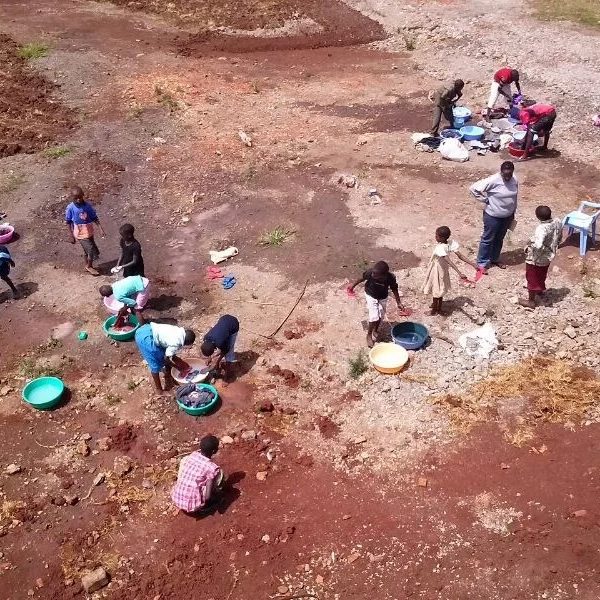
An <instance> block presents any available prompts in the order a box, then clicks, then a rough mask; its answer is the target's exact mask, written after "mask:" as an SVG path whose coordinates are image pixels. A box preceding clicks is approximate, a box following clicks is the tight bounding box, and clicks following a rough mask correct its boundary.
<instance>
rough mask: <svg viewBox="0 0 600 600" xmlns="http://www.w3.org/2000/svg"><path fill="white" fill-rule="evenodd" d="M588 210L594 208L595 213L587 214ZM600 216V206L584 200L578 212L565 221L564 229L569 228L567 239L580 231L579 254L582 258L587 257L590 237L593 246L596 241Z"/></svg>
mask: <svg viewBox="0 0 600 600" xmlns="http://www.w3.org/2000/svg"><path fill="white" fill-rule="evenodd" d="M586 208H588V209H589V208H592V209H594V211H595V212H593V213H592V214H589V213H586V212H585V209H586ZM598 216H600V204H597V203H595V202H586V201H585V200H584V201H583V202H582V203H581V204H580V205H579V208H578V209H577V210H574V211H573V212H570V213H569V214H568V215H567V216H566V217H565V218H564V219H563V227H568V229H567V237H568V236H570V235H571V234H572V233H573V232H574V231H575V230H577V231H579V254H580V255H581V256H585V253H586V251H587V239H588V235H589V236H591V238H592V244H593V243H594V242H595V241H596V221H597V220H598Z"/></svg>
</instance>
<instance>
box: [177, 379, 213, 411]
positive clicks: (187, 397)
mask: <svg viewBox="0 0 600 600" xmlns="http://www.w3.org/2000/svg"><path fill="white" fill-rule="evenodd" d="M175 397H176V398H177V400H178V401H179V402H181V404H184V405H185V406H187V407H188V408H202V407H203V406H208V405H209V404H210V403H211V402H213V400H214V399H215V394H214V392H212V391H211V390H209V389H207V388H205V387H198V386H197V385H196V384H193V383H190V384H188V385H183V386H181V387H180V388H178V389H177V392H176V393H175Z"/></svg>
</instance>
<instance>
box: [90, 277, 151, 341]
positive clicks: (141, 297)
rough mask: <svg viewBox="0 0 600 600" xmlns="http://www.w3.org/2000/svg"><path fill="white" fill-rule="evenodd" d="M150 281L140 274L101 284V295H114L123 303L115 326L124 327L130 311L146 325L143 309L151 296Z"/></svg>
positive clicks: (141, 323) (117, 327)
mask: <svg viewBox="0 0 600 600" xmlns="http://www.w3.org/2000/svg"><path fill="white" fill-rule="evenodd" d="M149 287H150V283H149V282H148V280H147V279H144V278H143V277H140V276H139V275H132V276H131V277H125V278H124V279H120V280H119V281H115V283H113V284H112V285H102V286H100V295H101V296H103V297H104V298H108V297H110V296H113V297H114V299H115V300H116V301H117V302H120V303H121V304H123V306H122V307H121V308H120V310H119V312H118V314H117V320H116V321H115V325H114V328H115V329H119V328H120V327H123V325H124V324H125V321H126V316H127V314H128V313H133V314H134V315H135V316H136V317H137V320H138V322H139V324H140V325H144V324H145V323H146V320H145V319H144V314H143V312H142V311H143V310H144V308H145V306H146V304H147V303H148V299H149V298H150V290H149Z"/></svg>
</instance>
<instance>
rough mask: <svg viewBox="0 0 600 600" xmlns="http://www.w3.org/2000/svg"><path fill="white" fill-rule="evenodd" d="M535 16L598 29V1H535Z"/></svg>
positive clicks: (599, 12) (599, 17) (599, 14)
mask: <svg viewBox="0 0 600 600" xmlns="http://www.w3.org/2000/svg"><path fill="white" fill-rule="evenodd" d="M534 6H535V8H536V12H537V15H538V16H539V17H540V18H542V19H545V20H559V21H572V22H573V23H582V24H583V25H591V26H592V27H600V2H599V1H598V0H535V3H534Z"/></svg>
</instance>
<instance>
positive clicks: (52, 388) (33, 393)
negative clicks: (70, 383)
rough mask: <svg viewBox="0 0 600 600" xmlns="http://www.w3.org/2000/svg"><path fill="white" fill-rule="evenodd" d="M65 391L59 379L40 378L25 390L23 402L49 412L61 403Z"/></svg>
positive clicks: (31, 382) (29, 384)
mask: <svg viewBox="0 0 600 600" xmlns="http://www.w3.org/2000/svg"><path fill="white" fill-rule="evenodd" d="M64 391H65V384H64V383H63V382H62V381H61V380H60V379H59V378H58V377H38V378H37V379H34V380H33V381H30V382H29V383H28V384H27V385H26V386H25V387H24V388H23V400H25V402H27V404H30V405H31V406H33V408H36V409H37V410H48V409H49V408H52V407H54V406H56V405H57V404H58V403H59V402H60V399H61V396H62V395H63V392H64Z"/></svg>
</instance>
